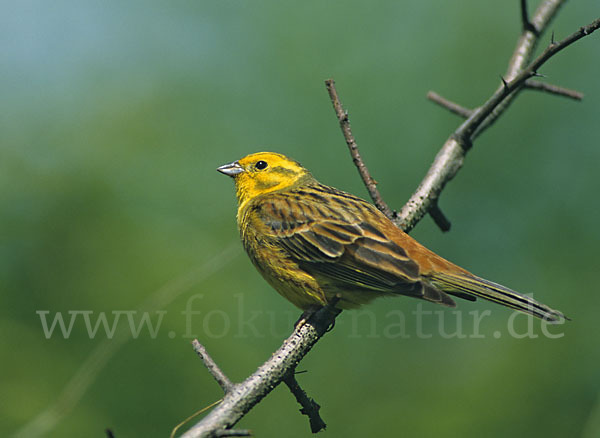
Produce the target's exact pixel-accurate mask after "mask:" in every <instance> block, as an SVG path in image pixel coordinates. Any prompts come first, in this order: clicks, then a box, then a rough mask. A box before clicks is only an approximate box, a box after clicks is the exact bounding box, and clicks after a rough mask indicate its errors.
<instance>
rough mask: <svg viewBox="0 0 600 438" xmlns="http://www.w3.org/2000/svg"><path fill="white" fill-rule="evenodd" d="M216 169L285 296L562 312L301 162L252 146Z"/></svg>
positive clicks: (346, 304) (261, 261)
mask: <svg viewBox="0 0 600 438" xmlns="http://www.w3.org/2000/svg"><path fill="white" fill-rule="evenodd" d="M217 170H218V171H219V172H221V173H223V174H225V175H227V176H230V177H232V178H233V180H234V182H235V189H236V197H237V201H238V210H237V224H238V229H239V233H240V237H241V240H242V244H243V246H244V249H245V251H246V253H247V254H248V256H249V258H250V260H251V261H252V263H253V264H254V266H255V267H256V268H257V270H258V271H259V272H260V274H262V276H263V277H264V279H265V280H266V281H267V282H268V283H269V284H270V285H271V286H272V287H273V288H274V289H275V290H276V291H277V292H278V293H279V294H280V295H282V296H283V297H284V298H286V299H287V300H289V301H290V302H291V303H292V304H294V305H295V306H296V307H298V308H300V309H301V310H303V311H305V313H306V312H314V311H316V310H318V309H319V308H321V307H323V306H325V305H327V303H329V302H331V301H332V300H333V299H334V297H336V300H339V301H337V303H336V304H335V305H336V307H337V308H339V309H353V308H357V307H359V306H361V305H363V304H367V303H369V302H371V301H372V300H373V299H375V298H378V297H390V296H409V297H414V298H419V299H422V300H426V301H430V302H433V303H438V304H441V305H444V306H448V307H455V306H456V303H455V301H454V299H453V297H456V298H462V299H466V300H469V301H475V300H476V299H477V298H483V299H485V300H489V301H492V302H494V303H497V304H500V305H503V306H506V307H508V308H511V309H514V310H518V311H521V312H524V313H527V314H530V315H533V316H536V317H538V318H541V319H543V320H545V321H548V322H559V321H562V320H563V318H566V317H565V315H563V314H562V313H561V312H560V311H557V310H554V309H552V308H550V307H548V306H547V305H545V304H543V303H541V302H538V301H536V300H534V299H533V298H531V297H529V296H526V295H523V294H521V293H519V292H516V291H514V290H512V289H509V288H508V287H505V286H502V285H500V284H497V283H494V282H491V281H489V280H486V279H483V278H481V277H478V276H476V275H474V274H472V273H470V272H469V271H467V270H465V269H463V268H461V267H459V266H457V265H455V264H454V263H451V262H449V261H448V260H446V259H444V258H442V257H441V256H439V255H437V254H436V253H434V252H433V251H431V250H429V249H427V248H426V247H425V246H423V245H421V244H420V243H419V242H417V241H416V240H415V239H413V238H412V237H410V236H409V235H408V234H407V233H405V232H404V231H402V230H401V229H400V228H398V227H397V226H396V225H394V223H393V222H392V221H391V220H390V219H388V218H387V217H386V216H385V215H384V214H383V213H382V212H380V211H379V210H378V209H377V208H376V207H375V206H373V205H372V204H370V203H369V202H367V201H365V200H363V199H361V198H359V197H357V196H354V195H352V194H350V193H346V192H343V191H341V190H338V189H336V188H333V187H330V186H327V185H325V184H321V183H320V182H319V181H317V180H316V179H315V178H314V177H313V176H312V174H311V173H310V172H309V171H308V170H307V169H306V168H304V167H303V166H302V165H301V164H300V163H298V162H297V161H295V160H293V159H291V158H288V157H286V156H285V155H282V154H278V153H275V152H257V153H253V154H250V155H247V156H246V157H244V158H241V159H239V160H237V161H234V162H231V163H229V164H225V165H222V166H220V167H218V168H217Z"/></svg>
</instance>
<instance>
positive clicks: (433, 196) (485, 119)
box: [394, 1, 600, 231]
mask: <svg viewBox="0 0 600 438" xmlns="http://www.w3.org/2000/svg"><path fill="white" fill-rule="evenodd" d="M550 5H553V6H554V7H550ZM558 6H559V2H552V1H547V2H544V3H542V5H540V7H539V8H538V11H537V12H536V14H535V18H534V22H536V21H537V22H539V23H546V24H547V23H548V22H549V21H550V18H551V17H549V16H543V15H542V14H541V12H540V11H543V12H547V13H556V11H557V9H558ZM598 27H600V20H595V21H594V22H592V23H591V24H589V25H587V26H584V27H582V28H580V29H579V30H578V31H577V32H574V33H573V34H571V35H569V36H568V37H567V38H565V39H564V40H562V41H561V42H559V43H553V44H550V45H549V46H548V47H547V48H546V49H545V50H544V51H543V52H542V53H541V54H540V56H538V57H537V58H536V59H535V60H534V61H533V62H531V63H530V64H529V65H528V66H527V67H526V68H523V69H521V70H520V71H519V72H518V73H516V74H514V75H512V71H513V65H515V64H518V62H517V61H515V59H517V60H521V59H524V58H525V57H526V54H525V53H524V51H526V49H531V50H532V49H533V47H534V45H533V44H532V43H531V41H530V39H526V38H524V37H523V36H522V37H521V40H522V41H525V42H526V43H527V44H525V45H524V46H518V47H517V51H516V53H518V54H519V56H516V55H515V56H513V58H512V60H511V65H510V66H509V71H510V72H511V77H510V78H508V79H504V81H503V82H505V83H504V84H502V85H501V86H500V87H499V88H498V89H497V90H496V91H495V92H494V94H493V95H492V96H491V97H490V98H489V99H488V100H487V101H486V102H485V103H484V104H483V105H482V106H480V107H478V108H477V109H475V111H473V113H472V114H471V116H470V117H469V118H468V119H467V120H465V121H464V122H463V123H462V124H461V125H460V126H459V127H458V129H457V130H456V131H454V133H453V134H452V135H451V136H450V137H449V138H448V139H447V140H446V142H445V143H444V146H443V147H442V149H441V150H440V151H439V152H438V154H437V156H436V157H435V160H434V162H433V164H432V165H431V167H430V168H429V171H428V172H427V174H426V175H425V178H424V179H423V180H422V181H421V184H420V185H419V187H418V188H417V190H416V191H415V193H414V194H413V195H412V196H411V198H410V199H409V200H408V202H407V203H406V204H405V205H404V207H402V209H401V210H400V212H399V213H398V218H397V219H395V220H394V222H395V223H396V225H398V226H399V227H401V228H402V229H404V230H405V231H410V230H411V229H412V228H413V227H414V226H415V225H416V224H417V222H418V221H419V220H420V219H421V218H422V217H423V216H424V215H425V214H426V213H427V212H429V210H430V209H431V208H432V207H433V206H434V205H436V203H437V200H438V199H439V196H440V194H441V192H442V190H443V188H444V187H445V185H446V184H447V183H448V181H450V180H451V179H452V178H454V176H455V175H456V173H457V172H458V170H459V169H460V168H461V167H462V164H463V161H464V158H465V155H466V153H467V152H468V150H469V149H470V148H471V145H472V141H473V140H474V139H475V138H476V137H477V136H478V135H479V134H481V133H482V132H483V130H484V129H487V128H488V127H489V126H491V124H492V123H493V121H495V120H496V119H497V118H498V117H499V115H500V114H502V112H503V111H504V110H506V108H507V107H508V103H507V102H508V99H512V98H514V96H515V95H516V93H515V92H516V91H518V90H520V89H521V88H522V86H523V84H524V83H525V81H526V80H527V79H529V78H531V77H533V76H535V75H536V74H537V71H538V69H539V68H540V67H541V66H542V65H543V64H544V63H545V62H546V61H547V60H548V59H550V58H551V57H552V56H554V55H555V54H556V53H558V52H560V51H561V50H562V49H564V48H566V47H568V46H569V45H571V44H573V43H574V42H575V41H577V40H579V39H581V38H583V37H584V36H587V35H589V34H591V33H592V32H594V31H595V30H597V29H598ZM537 28H538V29H542V30H543V27H542V26H540V25H537ZM525 33H526V34H528V35H530V34H531V32H525Z"/></svg>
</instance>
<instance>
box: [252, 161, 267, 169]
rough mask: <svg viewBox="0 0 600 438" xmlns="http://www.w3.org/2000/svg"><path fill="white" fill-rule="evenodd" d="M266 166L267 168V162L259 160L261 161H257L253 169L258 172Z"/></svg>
mask: <svg viewBox="0 0 600 438" xmlns="http://www.w3.org/2000/svg"><path fill="white" fill-rule="evenodd" d="M267 166H268V164H267V162H266V161H262V160H261V161H258V162H257V163H256V164H255V166H254V167H256V168H257V169H258V170H263V169H266V168H267Z"/></svg>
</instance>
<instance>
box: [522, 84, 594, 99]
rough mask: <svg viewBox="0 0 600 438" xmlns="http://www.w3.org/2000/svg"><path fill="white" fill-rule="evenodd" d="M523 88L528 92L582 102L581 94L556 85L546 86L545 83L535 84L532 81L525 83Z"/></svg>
mask: <svg viewBox="0 0 600 438" xmlns="http://www.w3.org/2000/svg"><path fill="white" fill-rule="evenodd" d="M525 88H527V89H528V90H538V91H544V92H546V93H550V94H554V95H556V96H563V97H568V98H569V99H573V100H583V93H581V92H579V91H577V90H571V89H569V88H564V87H559V86H558V85H552V84H546V83H545V82H537V81H534V80H532V79H527V80H526V81H525Z"/></svg>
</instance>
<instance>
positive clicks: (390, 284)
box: [260, 186, 444, 301]
mask: <svg viewBox="0 0 600 438" xmlns="http://www.w3.org/2000/svg"><path fill="white" fill-rule="evenodd" d="M321 187H322V186H321ZM307 190H309V188H303V189H302V191H303V194H305V193H306V191H307ZM336 194H337V193H332V194H330V195H329V196H328V197H327V201H328V202H327V203H326V204H324V203H323V202H321V200H320V199H319V196H302V197H298V196H296V195H295V194H294V193H293V192H291V193H289V192H288V193H285V192H284V193H276V194H273V195H272V196H269V197H267V198H265V199H264V200H263V202H262V203H261V205H262V208H260V210H261V211H260V217H261V219H262V221H263V223H264V224H265V225H266V226H267V228H268V230H269V233H270V234H271V235H272V237H274V238H276V239H275V241H276V242H277V244H278V245H281V247H282V248H284V249H285V250H286V251H287V252H288V253H289V254H290V255H291V256H292V257H293V258H294V259H296V260H297V262H298V263H299V265H300V266H301V267H302V268H303V269H304V270H306V271H307V272H309V273H310V274H313V275H316V276H317V277H322V278H324V279H325V281H326V282H328V283H329V284H333V285H335V286H336V287H338V288H340V289H344V288H346V289H357V288H358V289H360V288H364V289H370V290H374V291H378V292H384V293H402V294H407V295H411V296H418V297H423V296H424V295H430V294H428V293H426V292H427V291H425V290H424V289H423V287H422V285H421V284H420V277H419V268H418V266H417V264H416V263H415V262H414V261H413V260H411V259H410V258H409V257H408V256H407V255H406V252H405V251H404V250H403V249H402V248H401V247H400V246H399V245H397V244H395V243H394V242H392V241H391V240H389V239H388V238H387V237H386V236H385V234H383V233H382V232H381V231H380V230H379V229H378V228H377V227H376V226H374V225H371V223H370V222H369V219H372V222H374V223H375V224H376V223H377V221H378V220H380V219H379V218H378V217H376V216H375V217H372V218H371V217H370V216H371V215H372V214H373V213H372V208H371V206H370V205H369V204H366V203H365V201H362V200H360V199H358V198H355V197H352V198H345V199H343V202H344V203H345V205H344V208H343V209H342V207H340V205H339V204H337V203H336V200H335V197H336ZM318 195H320V194H318ZM332 198H333V199H332ZM357 201H360V202H361V203H365V204H366V206H364V207H363V205H360V204H359V203H358V202H357ZM348 208H351V209H354V210H353V211H350V213H349V212H348V211H347V209H348ZM349 218H354V221H351V220H350V219H349ZM425 298H426V299H427V298H429V297H425ZM431 298H433V297H431ZM438 300H439V301H444V300H440V299H439V298H438V299H437V300H436V301H438Z"/></svg>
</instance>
